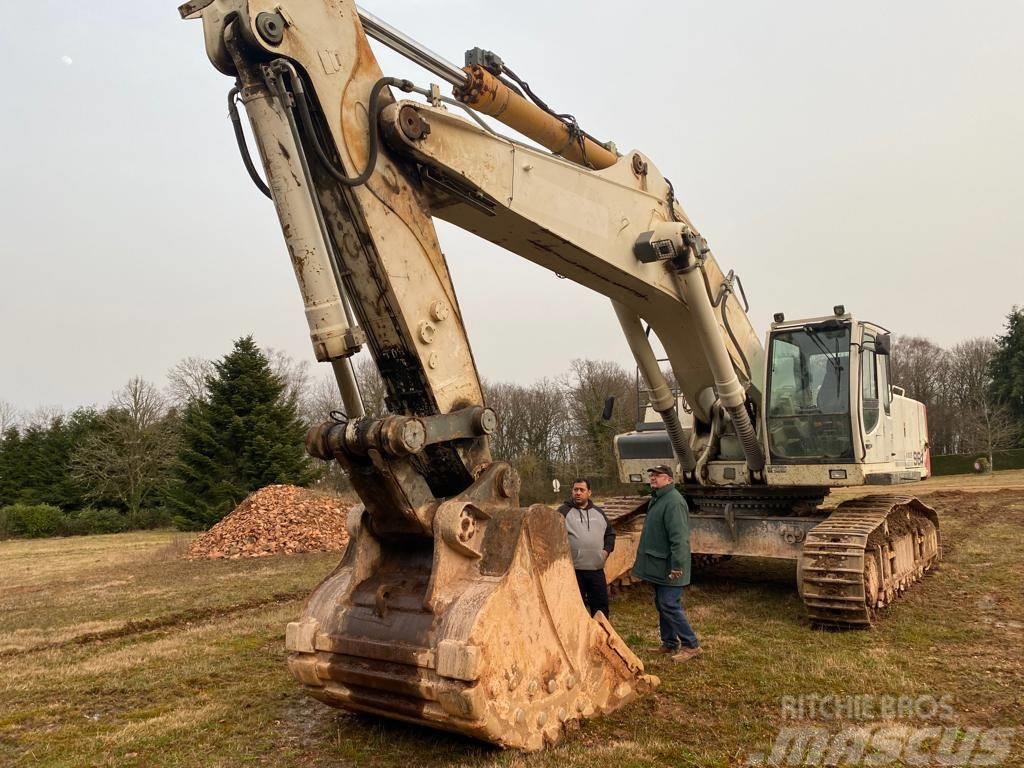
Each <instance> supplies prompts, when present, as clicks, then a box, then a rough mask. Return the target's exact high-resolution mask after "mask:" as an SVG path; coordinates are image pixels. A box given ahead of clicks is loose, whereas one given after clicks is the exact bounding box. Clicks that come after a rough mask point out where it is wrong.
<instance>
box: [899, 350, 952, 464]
mask: <svg viewBox="0 0 1024 768" xmlns="http://www.w3.org/2000/svg"><path fill="white" fill-rule="evenodd" d="M890 362H891V365H892V383H893V384H895V385H897V386H900V387H902V388H903V389H904V390H906V393H907V397H911V398H913V399H914V400H920V401H921V402H922V403H924V406H925V408H927V409H928V439H929V442H930V444H931V446H932V449H933V450H934V451H935V452H936V453H954V452H956V451H957V450H959V448H960V445H959V444H960V442H961V437H960V419H959V408H958V407H956V405H955V403H954V401H953V400H951V397H950V364H951V361H950V356H949V353H948V352H946V350H944V349H942V348H941V347H939V346H937V345H935V344H933V343H932V342H931V341H929V340H928V339H924V338H921V337H919V336H900V337H898V338H897V339H896V341H895V343H894V344H893V346H892V354H891V356H890Z"/></svg>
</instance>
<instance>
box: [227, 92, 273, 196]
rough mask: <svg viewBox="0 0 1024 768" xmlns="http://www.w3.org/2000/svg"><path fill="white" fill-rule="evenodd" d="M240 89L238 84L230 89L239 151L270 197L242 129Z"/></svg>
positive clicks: (232, 117)
mask: <svg viewBox="0 0 1024 768" xmlns="http://www.w3.org/2000/svg"><path fill="white" fill-rule="evenodd" d="M238 91H239V89H238V87H237V86H236V87H234V88H232V89H231V90H230V91H228V115H229V116H230V117H231V127H232V128H233V129H234V131H235V141H237V142H238V151H239V153H240V154H241V155H242V162H243V163H244V164H245V170H246V171H248V172H249V178H250V179H252V183H253V184H255V185H256V189H258V190H259V191H260V192H262V193H263V194H264V195H266V196H267V197H270V187H268V186H267V184H266V182H264V181H263V179H261V178H260V175H259V173H257V172H256V166H255V165H253V162H252V155H250V154H249V145H248V144H247V143H246V141H245V133H244V131H242V118H241V116H240V115H239V114H238V107H237V106H236V105H235V98H236V97H237V96H238ZM271 199H272V198H271Z"/></svg>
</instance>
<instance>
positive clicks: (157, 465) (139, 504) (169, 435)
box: [72, 376, 177, 518]
mask: <svg viewBox="0 0 1024 768" xmlns="http://www.w3.org/2000/svg"><path fill="white" fill-rule="evenodd" d="M176 453H177V429H176V424H175V420H174V418H173V417H172V416H171V415H170V414H169V413H168V408H167V402H166V400H165V399H164V398H163V397H162V396H161V395H160V393H159V391H158V390H157V389H156V387H154V386H153V385H152V384H150V383H149V382H147V381H144V380H143V379H141V378H139V377H137V376H136V377H134V378H132V379H131V380H130V381H129V382H128V383H127V384H126V385H125V386H124V388H123V389H121V390H120V391H118V392H116V393H114V398H113V401H112V402H111V404H110V407H109V408H108V409H107V410H106V411H105V412H104V413H103V415H102V416H101V417H100V419H99V423H98V425H97V428H96V429H95V430H94V431H93V432H92V433H91V434H90V435H89V436H88V437H87V438H86V439H85V440H83V441H82V442H81V443H80V444H79V446H78V447H77V449H76V450H75V452H74V455H73V457H72V476H73V477H74V478H75V480H77V481H78V482H80V483H81V484H82V485H83V486H85V487H86V488H87V489H88V491H87V495H88V496H89V497H90V498H92V499H94V500H95V499H108V498H113V499H117V501H118V502H120V503H121V504H122V505H123V506H124V507H125V508H126V509H127V510H128V514H129V516H130V517H132V518H137V517H138V516H139V513H140V512H141V511H142V508H143V506H144V505H146V504H147V503H151V502H152V501H153V499H154V498H155V497H156V495H157V494H158V493H160V492H162V491H164V490H166V488H167V487H168V484H169V481H170V467H171V463H172V461H173V459H174V456H175V455H176Z"/></svg>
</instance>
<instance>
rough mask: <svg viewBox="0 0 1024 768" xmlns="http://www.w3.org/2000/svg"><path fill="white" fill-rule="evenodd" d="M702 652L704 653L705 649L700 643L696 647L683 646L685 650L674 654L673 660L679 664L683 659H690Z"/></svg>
mask: <svg viewBox="0 0 1024 768" xmlns="http://www.w3.org/2000/svg"><path fill="white" fill-rule="evenodd" d="M702 653H704V649H703V648H701V647H700V646H699V645H698V646H697V647H696V648H683V650H681V651H679V652H678V653H675V654H673V655H672V661H674V662H676V663H677V664H678V663H679V662H681V661H689V660H690V659H692V658H695V657H697V656H700V655H701V654H702Z"/></svg>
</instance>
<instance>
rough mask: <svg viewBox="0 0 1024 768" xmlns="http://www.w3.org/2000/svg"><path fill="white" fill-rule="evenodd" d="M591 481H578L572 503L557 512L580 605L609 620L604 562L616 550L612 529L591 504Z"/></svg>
mask: <svg viewBox="0 0 1024 768" xmlns="http://www.w3.org/2000/svg"><path fill="white" fill-rule="evenodd" d="M590 496H591V490H590V481H589V480H587V479H586V478H584V477H580V478H577V479H576V480H575V481H574V482H573V484H572V502H571V503H570V502H568V501H567V502H565V503H564V504H562V506H560V507H559V508H558V511H559V512H561V513H562V517H564V518H565V528H566V530H567V531H568V532H569V549H570V550H571V551H572V566H573V568H575V569H576V584H577V585H579V588H580V595H581V596H582V597H583V603H584V605H586V606H587V610H588V611H590V615H591V616H593V615H594V614H595V613H597V612H598V611H600V612H601V613H603V614H604V615H605V617H606V618H607V616H608V582H607V581H605V577H604V561H605V560H607V559H608V555H610V554H611V553H612V550H613V549H615V529H614V528H612V527H611V525H609V524H608V518H607V517H605V514H604V510H602V509H601V508H600V507H598V506H595V505H594V503H593V502H592V501H591V500H590Z"/></svg>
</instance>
